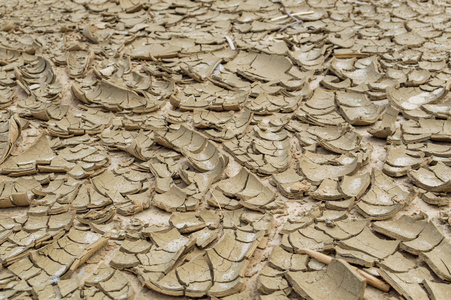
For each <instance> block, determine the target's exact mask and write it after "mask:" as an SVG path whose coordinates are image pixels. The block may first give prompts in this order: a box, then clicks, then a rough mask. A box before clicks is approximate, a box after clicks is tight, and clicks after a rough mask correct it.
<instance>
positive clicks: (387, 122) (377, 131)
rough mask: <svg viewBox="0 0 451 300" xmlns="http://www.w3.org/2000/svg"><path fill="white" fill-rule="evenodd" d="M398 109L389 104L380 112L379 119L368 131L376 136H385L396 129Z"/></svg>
mask: <svg viewBox="0 0 451 300" xmlns="http://www.w3.org/2000/svg"><path fill="white" fill-rule="evenodd" d="M398 114H399V111H398V110H397V109H395V108H393V107H392V106H389V107H388V108H387V109H386V110H385V112H384V113H383V114H382V118H381V120H380V121H378V122H376V123H375V124H374V126H373V127H371V129H369V130H368V132H369V133H370V134H371V135H373V136H375V137H378V138H387V137H388V136H390V135H392V134H394V133H395V131H396V124H395V122H396V118H397V117H398Z"/></svg>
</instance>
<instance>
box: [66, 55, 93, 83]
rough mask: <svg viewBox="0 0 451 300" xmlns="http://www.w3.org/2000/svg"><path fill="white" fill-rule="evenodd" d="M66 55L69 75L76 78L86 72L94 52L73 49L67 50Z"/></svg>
mask: <svg viewBox="0 0 451 300" xmlns="http://www.w3.org/2000/svg"><path fill="white" fill-rule="evenodd" d="M66 56H67V66H68V68H69V76H70V77H72V78H77V77H81V76H83V75H85V74H86V72H87V71H88V68H89V65H90V63H91V61H92V59H93V58H94V53H93V52H92V51H85V50H74V51H68V52H67V54H66Z"/></svg>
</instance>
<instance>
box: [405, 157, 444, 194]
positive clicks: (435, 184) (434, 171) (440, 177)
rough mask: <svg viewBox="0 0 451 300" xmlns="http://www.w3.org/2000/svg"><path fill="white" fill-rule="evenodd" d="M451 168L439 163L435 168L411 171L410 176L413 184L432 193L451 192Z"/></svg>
mask: <svg viewBox="0 0 451 300" xmlns="http://www.w3.org/2000/svg"><path fill="white" fill-rule="evenodd" d="M449 172H450V167H448V166H446V165H445V164H444V163H442V162H439V163H437V164H436V165H435V166H424V167H422V168H420V169H418V170H411V171H409V172H408V176H409V178H410V180H412V182H413V183H414V184H415V185H417V186H419V187H421V188H422V189H425V190H427V191H430V192H450V191H451V178H450V177H449V174H450V173H449Z"/></svg>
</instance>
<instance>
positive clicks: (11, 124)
mask: <svg viewBox="0 0 451 300" xmlns="http://www.w3.org/2000/svg"><path fill="white" fill-rule="evenodd" d="M21 131H22V124H21V121H20V119H19V116H18V115H13V116H11V117H10V118H9V120H5V121H3V120H2V122H1V123H0V154H1V155H0V166H1V164H2V163H3V162H4V161H5V160H6V159H7V158H8V156H9V154H10V153H11V150H12V148H13V147H14V145H15V144H16V141H17V139H18V138H19V137H20V135H21Z"/></svg>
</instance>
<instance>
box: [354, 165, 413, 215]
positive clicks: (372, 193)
mask: <svg viewBox="0 0 451 300" xmlns="http://www.w3.org/2000/svg"><path fill="white" fill-rule="evenodd" d="M417 193H418V192H416V191H414V190H413V189H411V190H410V191H409V192H405V191H403V190H402V189H401V188H399V186H397V185H396V184H395V183H394V181H393V180H392V179H391V178H390V177H388V176H386V175H384V174H383V173H382V172H381V171H379V170H377V169H373V172H372V174H371V188H370V189H369V191H368V192H367V193H366V194H365V195H364V196H363V197H362V198H361V201H360V202H358V203H357V204H356V209H357V211H358V212H359V213H360V214H362V215H363V216H365V217H366V218H371V219H374V220H385V219H388V218H390V217H391V216H393V215H394V214H396V213H397V212H398V211H399V210H401V209H402V208H403V207H404V206H405V205H408V204H409V203H410V202H412V200H413V199H414V198H415V197H416V195H417Z"/></svg>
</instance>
